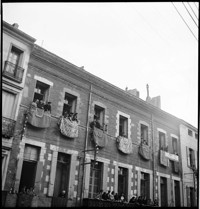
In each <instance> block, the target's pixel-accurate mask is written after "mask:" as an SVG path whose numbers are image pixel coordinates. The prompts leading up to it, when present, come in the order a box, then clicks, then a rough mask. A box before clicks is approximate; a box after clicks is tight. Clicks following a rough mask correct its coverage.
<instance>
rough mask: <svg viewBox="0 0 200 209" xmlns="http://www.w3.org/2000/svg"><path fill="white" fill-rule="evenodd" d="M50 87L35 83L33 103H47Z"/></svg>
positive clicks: (38, 82)
mask: <svg viewBox="0 0 200 209" xmlns="http://www.w3.org/2000/svg"><path fill="white" fill-rule="evenodd" d="M49 89H50V86H49V85H48V84H46V83H43V82H41V81H37V82H36V87H35V93H34V98H33V101H36V100H39V101H44V102H48V98H49Z"/></svg>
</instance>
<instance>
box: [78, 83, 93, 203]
mask: <svg viewBox="0 0 200 209" xmlns="http://www.w3.org/2000/svg"><path fill="white" fill-rule="evenodd" d="M91 96H92V84H90V93H89V100H88V112H87V125H86V135H85V144H84V151H85V150H86V149H87V139H88V133H89V116H90V106H91ZM83 153H84V157H83V165H82V166H83V171H82V172H83V173H82V185H81V197H80V199H81V205H82V202H83V192H84V184H85V159H86V152H83Z"/></svg>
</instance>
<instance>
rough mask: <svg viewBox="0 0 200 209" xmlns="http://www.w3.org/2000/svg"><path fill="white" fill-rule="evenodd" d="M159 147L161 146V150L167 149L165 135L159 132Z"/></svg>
mask: <svg viewBox="0 0 200 209" xmlns="http://www.w3.org/2000/svg"><path fill="white" fill-rule="evenodd" d="M159 145H160V149H164V148H165V134H164V133H162V132H159Z"/></svg>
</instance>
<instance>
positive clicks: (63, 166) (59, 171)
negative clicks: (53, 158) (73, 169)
mask: <svg viewBox="0 0 200 209" xmlns="http://www.w3.org/2000/svg"><path fill="white" fill-rule="evenodd" d="M70 160H71V155H69V154H65V153H60V152H59V153H58V159H57V167H56V178H55V185H54V194H53V196H54V197H58V196H60V195H61V193H62V191H63V190H65V192H66V193H65V197H67V196H68V194H67V193H68V187H69V171H70Z"/></svg>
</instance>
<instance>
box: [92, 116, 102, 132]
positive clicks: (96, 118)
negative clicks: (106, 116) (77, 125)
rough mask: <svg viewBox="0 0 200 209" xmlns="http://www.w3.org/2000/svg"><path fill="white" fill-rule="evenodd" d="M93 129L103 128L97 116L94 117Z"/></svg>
mask: <svg viewBox="0 0 200 209" xmlns="http://www.w3.org/2000/svg"><path fill="white" fill-rule="evenodd" d="M90 127H91V128H94V127H96V128H99V129H100V128H101V124H100V123H99V117H98V116H97V115H94V120H93V121H92V122H91V123H90Z"/></svg>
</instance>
